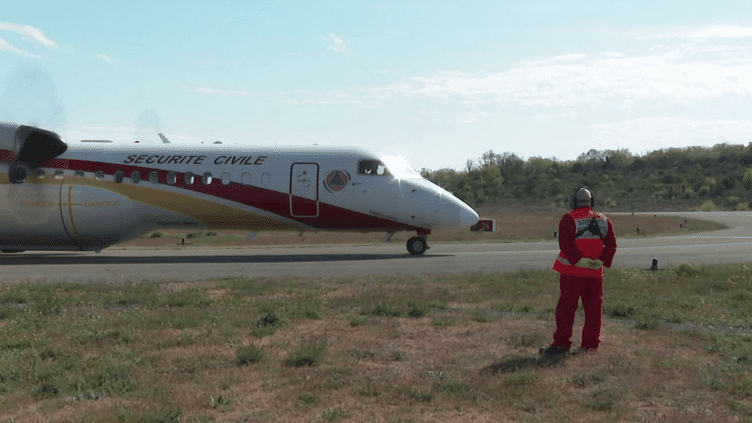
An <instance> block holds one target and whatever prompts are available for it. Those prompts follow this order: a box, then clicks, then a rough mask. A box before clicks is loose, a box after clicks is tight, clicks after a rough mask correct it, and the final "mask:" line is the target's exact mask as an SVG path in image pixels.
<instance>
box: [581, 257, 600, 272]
mask: <svg viewBox="0 0 752 423" xmlns="http://www.w3.org/2000/svg"><path fill="white" fill-rule="evenodd" d="M575 266H577V267H584V268H586V269H593V270H598V269H600V268H601V267H603V260H599V259H595V260H593V259H589V258H587V257H583V258H581V259H580V260H579V261H578V262H577V264H575Z"/></svg>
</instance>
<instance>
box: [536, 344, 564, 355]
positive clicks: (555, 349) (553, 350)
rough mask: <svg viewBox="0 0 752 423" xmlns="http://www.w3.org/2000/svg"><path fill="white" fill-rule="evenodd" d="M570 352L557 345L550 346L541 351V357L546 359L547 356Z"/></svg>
mask: <svg viewBox="0 0 752 423" xmlns="http://www.w3.org/2000/svg"><path fill="white" fill-rule="evenodd" d="M568 351H569V348H562V347H560V346H557V345H549V346H546V347H543V348H541V349H540V355H542V356H544V357H546V356H553V355H559V354H564V353H565V352H568Z"/></svg>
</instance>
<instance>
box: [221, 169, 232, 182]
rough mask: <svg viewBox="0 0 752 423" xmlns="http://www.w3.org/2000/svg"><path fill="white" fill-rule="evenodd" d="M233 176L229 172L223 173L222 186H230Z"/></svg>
mask: <svg viewBox="0 0 752 423" xmlns="http://www.w3.org/2000/svg"><path fill="white" fill-rule="evenodd" d="M230 180H231V176H230V173H229V172H222V185H230Z"/></svg>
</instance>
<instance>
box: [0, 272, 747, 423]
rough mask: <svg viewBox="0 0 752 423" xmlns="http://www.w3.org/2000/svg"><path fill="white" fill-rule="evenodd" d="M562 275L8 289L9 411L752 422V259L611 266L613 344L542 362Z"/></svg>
mask: <svg viewBox="0 0 752 423" xmlns="http://www.w3.org/2000/svg"><path fill="white" fill-rule="evenodd" d="M557 287H558V280H557V276H556V274H554V273H553V272H550V271H524V272H516V273H505V274H465V275H425V276H396V277H383V276H370V277H365V278H341V279H316V278H283V279H226V280H207V281H203V282H198V283H181V282H177V281H176V282H173V283H160V284H157V283H151V282H143V283H138V284H126V285H107V284H87V285H78V284H74V283H64V284H37V283H16V284H6V285H4V286H2V287H1V288H0V422H11V421H13V422H177V421H181V422H224V421H228V422H268V421H278V422H291V421H293V422H295V421H300V422H328V421H353V422H371V421H372V422H424V421H426V422H428V421H431V422H433V421H442V422H444V421H457V422H460V421H462V422H465V421H500V422H504V421H515V422H535V421H552V422H553V421H556V422H588V421H591V422H601V421H613V422H653V421H667V422H689V421H691V422H725V421H749V420H750V419H752V371H751V370H752V367H751V366H752V337H750V336H749V335H750V331H752V326H751V323H750V317H751V315H752V308H751V306H750V304H751V300H752V270H751V269H750V267H749V266H747V265H727V266H693V265H689V264H683V265H679V266H675V267H671V268H665V269H663V270H660V271H658V272H654V273H653V272H649V271H644V270H619V269H616V270H610V271H608V272H607V274H606V298H605V306H604V314H605V315H606V317H607V320H606V323H605V326H604V329H603V344H602V346H601V348H600V349H599V351H597V352H596V353H595V354H580V355H576V356H572V357H568V358H566V359H563V360H542V359H540V358H539V357H538V356H537V350H538V348H539V347H541V346H543V345H544V344H546V343H548V342H549V341H550V336H551V333H552V331H553V328H554V323H553V320H552V318H553V309H554V307H555V303H556V299H557V297H558V292H557ZM581 323H582V322H581V316H580V317H578V320H577V323H576V325H577V326H576V329H579V327H581ZM576 333H577V331H576ZM575 338H577V335H576V337H575ZM575 342H576V344H575V345H578V344H577V342H578V339H575Z"/></svg>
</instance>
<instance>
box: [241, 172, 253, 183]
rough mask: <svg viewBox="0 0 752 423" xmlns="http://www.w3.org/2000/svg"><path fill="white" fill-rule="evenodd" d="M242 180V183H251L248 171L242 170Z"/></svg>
mask: <svg viewBox="0 0 752 423" xmlns="http://www.w3.org/2000/svg"><path fill="white" fill-rule="evenodd" d="M242 182H243V185H250V184H251V174H250V173H248V172H243V175H242Z"/></svg>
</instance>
